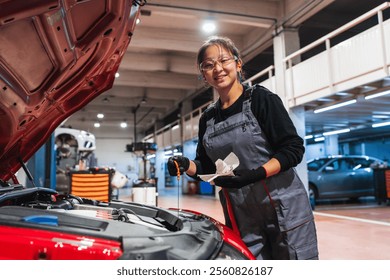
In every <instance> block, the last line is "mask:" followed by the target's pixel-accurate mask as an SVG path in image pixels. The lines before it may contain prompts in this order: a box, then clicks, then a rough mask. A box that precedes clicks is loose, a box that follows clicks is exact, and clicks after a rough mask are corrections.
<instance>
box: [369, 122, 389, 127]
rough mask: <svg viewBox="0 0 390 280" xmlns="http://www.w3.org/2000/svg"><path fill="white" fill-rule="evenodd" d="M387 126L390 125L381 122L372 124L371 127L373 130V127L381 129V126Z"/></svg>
mask: <svg viewBox="0 0 390 280" xmlns="http://www.w3.org/2000/svg"><path fill="white" fill-rule="evenodd" d="M388 125H390V122H382V123H374V124H373V125H372V127H373V128H375V127H382V126H388Z"/></svg>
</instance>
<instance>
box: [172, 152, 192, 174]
mask: <svg viewBox="0 0 390 280" xmlns="http://www.w3.org/2000/svg"><path fill="white" fill-rule="evenodd" d="M175 161H176V162H177V164H178V165H179V169H180V174H183V172H186V171H187V170H188V168H190V160H189V159H188V158H186V157H183V156H173V157H170V158H169V159H168V171H169V175H171V176H176V175H177V168H176V164H175Z"/></svg>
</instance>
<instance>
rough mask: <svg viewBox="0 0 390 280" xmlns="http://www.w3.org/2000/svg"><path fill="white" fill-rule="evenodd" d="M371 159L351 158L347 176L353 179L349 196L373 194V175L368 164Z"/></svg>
mask: <svg viewBox="0 0 390 280" xmlns="http://www.w3.org/2000/svg"><path fill="white" fill-rule="evenodd" d="M371 163H372V161H370V160H368V159H365V158H354V159H351V164H352V168H351V170H350V171H349V176H350V177H351V180H352V181H353V183H352V185H353V189H351V192H350V194H351V197H358V196H366V195H373V194H374V175H373V171H372V168H371V167H370V164H371Z"/></svg>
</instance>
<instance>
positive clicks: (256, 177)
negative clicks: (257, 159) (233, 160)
mask: <svg viewBox="0 0 390 280" xmlns="http://www.w3.org/2000/svg"><path fill="white" fill-rule="evenodd" d="M266 177H267V172H266V171H265V169H264V167H262V166H260V167H259V168H257V169H252V170H249V169H244V170H238V171H234V176H220V177H217V178H215V179H214V183H215V184H216V185H217V186H220V187H223V188H234V189H239V188H242V187H243V186H246V185H249V184H251V183H254V182H257V181H260V180H263V179H265V178H266Z"/></svg>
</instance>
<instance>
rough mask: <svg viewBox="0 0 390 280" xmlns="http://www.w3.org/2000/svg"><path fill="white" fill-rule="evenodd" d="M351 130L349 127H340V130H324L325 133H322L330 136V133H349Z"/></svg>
mask: <svg viewBox="0 0 390 280" xmlns="http://www.w3.org/2000/svg"><path fill="white" fill-rule="evenodd" d="M350 131H351V130H350V129H349V128H345V129H339V130H333V131H328V132H324V133H322V135H324V136H329V135H335V134H341V133H347V132H350Z"/></svg>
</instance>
